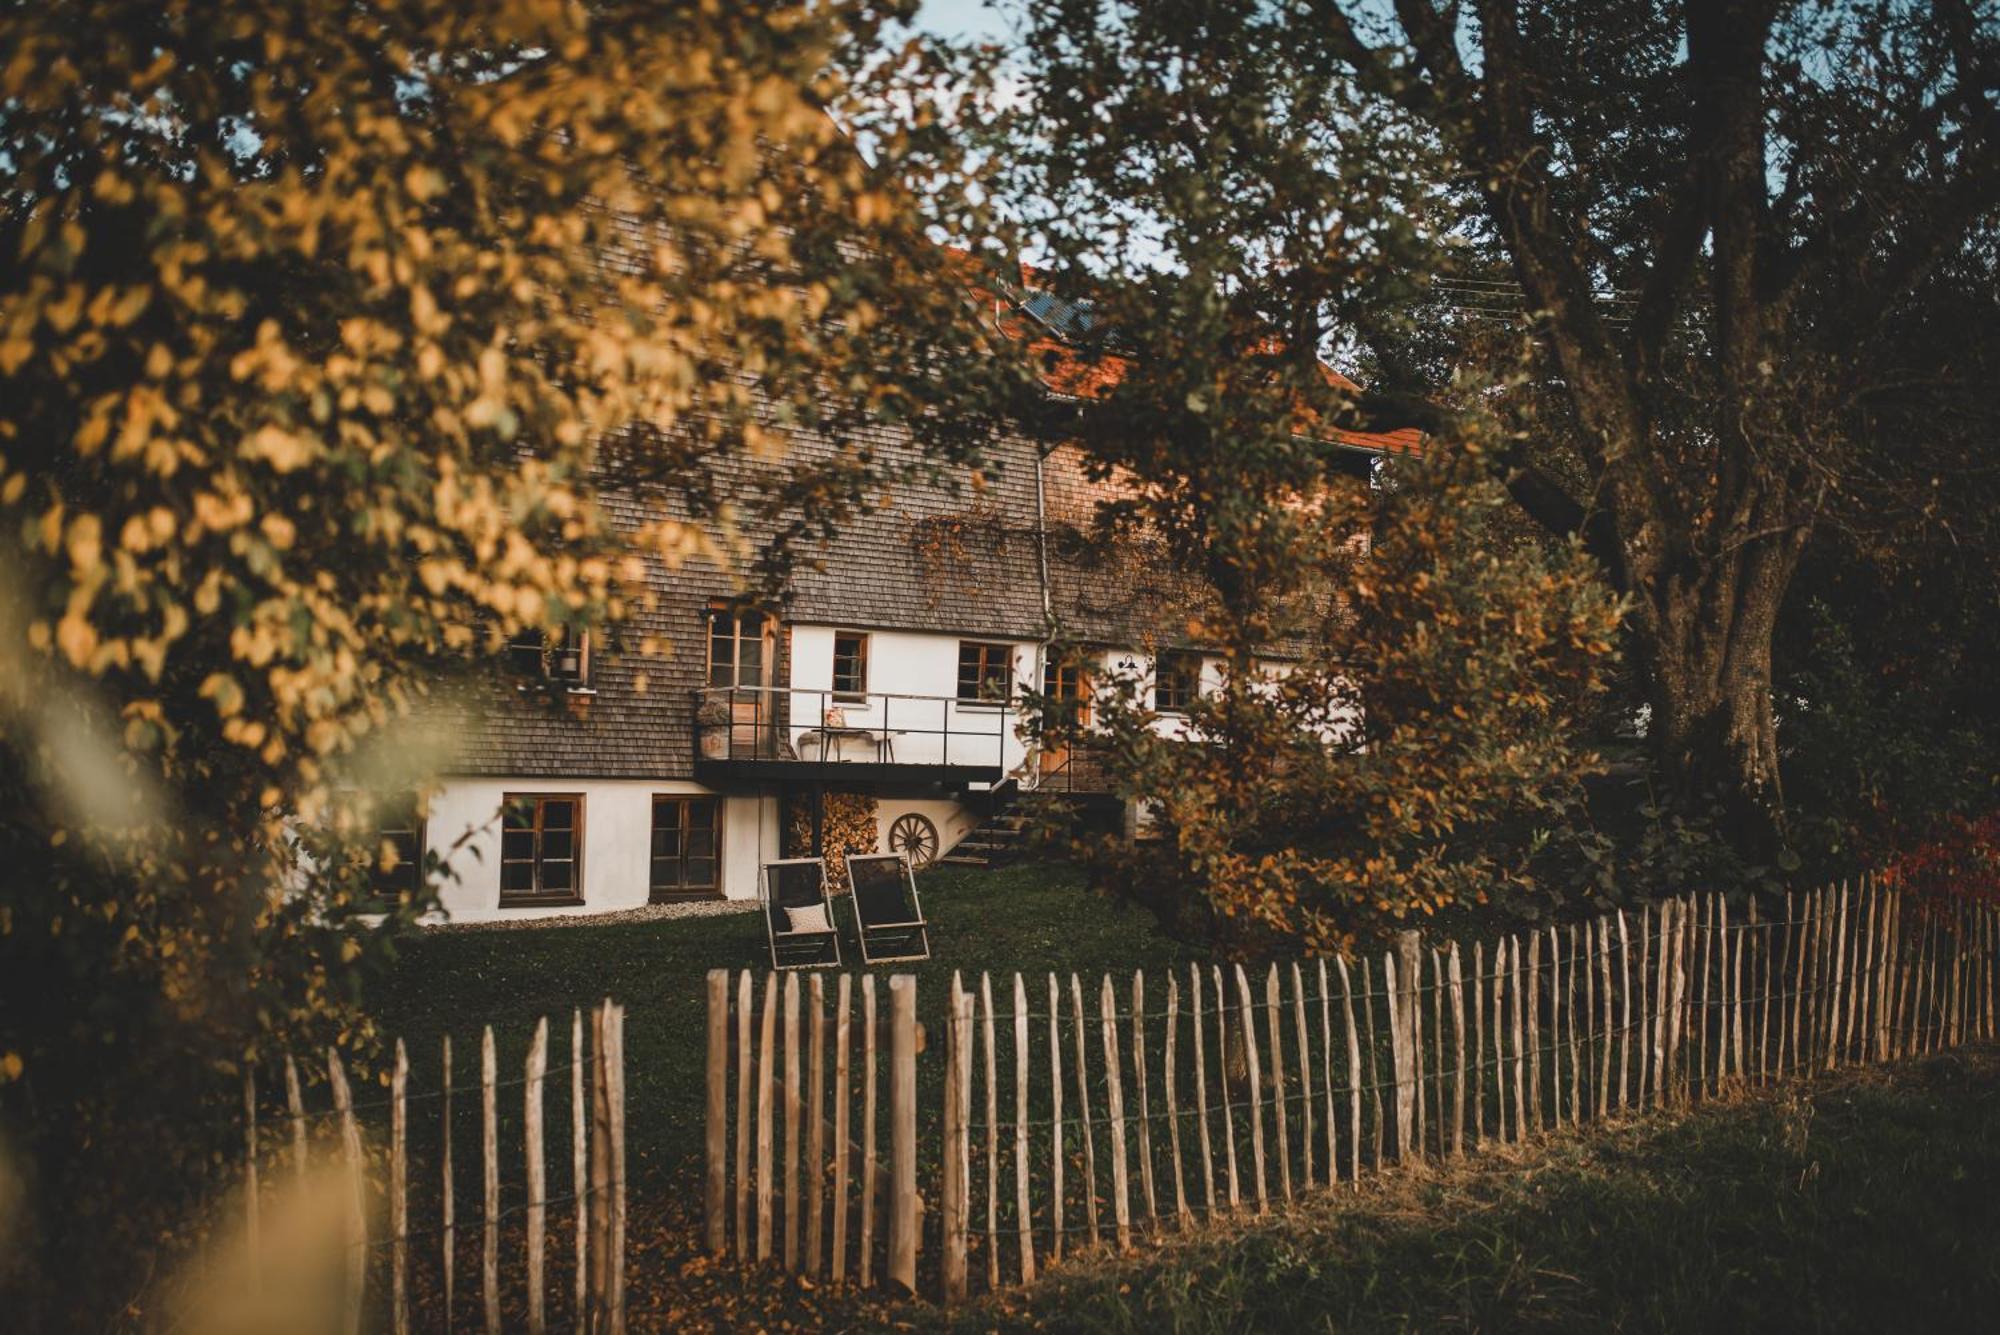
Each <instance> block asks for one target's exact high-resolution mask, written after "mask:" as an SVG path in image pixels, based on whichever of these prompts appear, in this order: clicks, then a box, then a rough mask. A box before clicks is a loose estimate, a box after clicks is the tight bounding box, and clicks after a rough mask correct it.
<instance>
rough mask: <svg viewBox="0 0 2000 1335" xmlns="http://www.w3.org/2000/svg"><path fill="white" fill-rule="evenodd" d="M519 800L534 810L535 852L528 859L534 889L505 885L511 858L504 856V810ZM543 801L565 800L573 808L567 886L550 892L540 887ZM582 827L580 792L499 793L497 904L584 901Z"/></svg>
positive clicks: (540, 905)
mask: <svg viewBox="0 0 2000 1335" xmlns="http://www.w3.org/2000/svg"><path fill="white" fill-rule="evenodd" d="M519 802H532V803H534V813H535V814H534V825H533V827H532V828H533V831H534V835H535V842H534V855H533V857H532V858H530V859H529V860H528V862H529V865H530V866H532V867H533V868H534V879H535V884H536V886H537V887H538V888H537V889H534V890H509V889H507V888H506V880H507V867H508V865H509V862H510V859H509V858H508V857H507V812H508V810H509V809H510V808H512V807H513V806H514V805H515V804H516V803H519ZM544 802H568V803H570V804H571V805H572V806H574V807H575V809H576V819H575V824H574V825H572V826H571V828H570V835H571V839H572V843H571V845H570V856H569V864H570V887H569V889H567V890H559V891H555V892H553V893H551V892H549V891H546V890H542V889H540V888H539V886H540V884H541V879H542V862H543V860H544V859H543V857H542V835H543V834H544V833H545V832H546V830H545V827H544V826H543V824H542V804H543V803H544ZM583 831H584V800H583V794H582V793H548V792H543V793H503V794H501V798H500V857H499V858H498V860H497V866H498V871H499V875H500V882H501V889H500V907H501V908H503V909H507V908H546V907H563V906H570V905H578V904H581V903H583ZM511 861H513V862H519V861H521V859H519V858H515V859H512V860H511Z"/></svg>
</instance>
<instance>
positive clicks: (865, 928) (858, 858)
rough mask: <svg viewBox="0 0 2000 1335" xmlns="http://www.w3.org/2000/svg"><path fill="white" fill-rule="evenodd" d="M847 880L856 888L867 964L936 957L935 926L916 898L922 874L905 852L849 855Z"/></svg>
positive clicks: (857, 914)
mask: <svg viewBox="0 0 2000 1335" xmlns="http://www.w3.org/2000/svg"><path fill="white" fill-rule="evenodd" d="M847 878H848V884H849V885H851V886H853V887H854V922H855V925H856V927H857V928H858V929H859V930H860V934H861V958H862V960H863V962H865V963H868V964H888V963H891V962H893V961H897V960H927V959H929V958H930V957H931V939H930V929H929V928H928V927H927V926H926V925H925V923H924V910H923V906H922V905H921V904H919V903H918V902H917V876H916V873H915V872H914V871H912V870H911V868H910V861H909V859H908V858H907V857H905V856H904V855H903V854H901V853H849V854H848V855H847Z"/></svg>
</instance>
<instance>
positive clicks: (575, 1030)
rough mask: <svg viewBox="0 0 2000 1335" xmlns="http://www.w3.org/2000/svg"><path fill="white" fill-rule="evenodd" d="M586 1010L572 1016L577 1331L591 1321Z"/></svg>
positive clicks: (571, 1182)
mask: <svg viewBox="0 0 2000 1335" xmlns="http://www.w3.org/2000/svg"><path fill="white" fill-rule="evenodd" d="M583 1087H584V1079H583V1011H582V1010H580V1009H577V1010H572V1011H571V1012H570V1016H569V1185H570V1194H571V1195H572V1196H574V1197H575V1198H576V1202H575V1209H576V1279H575V1282H574V1285H573V1287H574V1289H575V1293H576V1329H577V1331H578V1335H582V1331H583V1330H584V1328H585V1327H586V1326H587V1325H588V1324H589V1321H590V1177H589V1173H590V1116H589V1113H588V1111H587V1110H586V1105H585V1104H584V1101H583Z"/></svg>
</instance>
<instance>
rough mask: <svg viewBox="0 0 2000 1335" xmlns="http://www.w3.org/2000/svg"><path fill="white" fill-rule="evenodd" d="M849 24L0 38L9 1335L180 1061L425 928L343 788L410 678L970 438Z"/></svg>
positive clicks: (935, 290)
mask: <svg viewBox="0 0 2000 1335" xmlns="http://www.w3.org/2000/svg"><path fill="white" fill-rule="evenodd" d="M898 8H899V7H898V6H895V5H887V6H881V7H875V6H871V5H868V4H866V3H854V4H847V3H835V4H831V5H823V6H814V7H812V8H811V9H809V10H805V9H795V8H792V7H789V6H785V5H772V6H762V5H758V6H734V5H732V6H727V7H720V8H718V7H714V6H669V7H662V6H658V5H654V4H649V3H623V2H621V0H592V2H591V3H588V4H576V3H566V2H559V0H547V2H538V0H529V2H528V3H467V2H466V0H396V2H395V3H387V4H370V5H362V4H342V3H326V4H317V5H305V6H299V5H293V4H284V3H255V2H252V3H241V4H233V5H230V6H227V7H223V8H221V9H216V8H214V7H210V6H206V5H197V4H187V3H164V4H163V3H156V2H155V0H143V2H140V0H132V2H131V3H111V4H97V5H89V6H84V5H71V4H60V3H56V4H45V5H32V6H18V5H17V6H10V7H8V9H7V10H6V12H5V16H4V18H0V35H4V38H5V40H4V42H0V50H3V51H4V52H5V55H4V58H3V59H4V64H0V143H4V144H5V148H4V149H0V254H4V255H5V257H6V259H5V261H4V263H0V805H4V808H5V810H6V817H5V820H4V822H0V862H4V864H5V865H6V868H7V872H6V875H5V876H4V877H0V1214H11V1215H12V1216H13V1218H14V1219H15V1220H19V1221H21V1224H22V1226H21V1229H20V1230H19V1231H18V1232H11V1233H10V1234H9V1235H8V1238H7V1241H6V1244H5V1247H4V1249H3V1250H4V1253H5V1254H4V1256H0V1288H7V1287H10V1286H9V1283H8V1282H9V1281H24V1282H26V1283H28V1284H29V1285H30V1287H31V1288H33V1290H34V1291H33V1292H32V1293H31V1294H30V1295H29V1297H28V1298H26V1299H23V1298H18V1297H17V1298H16V1299H14V1300H13V1302H11V1303H8V1304H6V1306H7V1310H8V1311H9V1317H10V1320H12V1319H19V1320H21V1321H23V1322H25V1324H26V1325H27V1326H29V1327H34V1326H36V1325H37V1324H38V1317H37V1315H36V1313H37V1312H38V1311H39V1312H40V1313H41V1316H42V1317H43V1318H45V1319H46V1320H47V1321H48V1322H50V1323H53V1322H54V1321H55V1320H56V1319H57V1318H58V1317H59V1316H61V1317H66V1318H67V1319H70V1320H74V1321H75V1322H77V1323H78V1324H83V1323H84V1322H86V1321H87V1320H91V1321H96V1322H97V1324H100V1325H101V1324H106V1323H107V1321H108V1320H109V1319H110V1317H111V1316H112V1315H113V1314H114V1313H115V1312H116V1311H117V1310H118V1309H119V1307H120V1305H121V1304H123V1303H126V1302H127V1301H128V1300H132V1301H136V1299H135V1298H134V1293H135V1288H134V1287H128V1286H136V1284H137V1281H138V1277H139V1276H140V1274H141V1273H142V1272H143V1270H144V1269H145V1267H146V1266H147V1264H148V1263H149V1259H148V1258H149V1257H150V1255H151V1253H152V1248H153V1243H154V1242H155V1241H156V1240H157V1239H158V1238H160V1237H163V1236H171V1235H172V1233H173V1231H174V1230H175V1228H176V1226H177V1225H178V1224H179V1223H181V1222H183V1220H181V1219H177V1218H175V1217H173V1216H172V1215H171V1214H166V1215H163V1214H162V1213H161V1211H165V1210H168V1209H169V1208H170V1207H172V1206H174V1205H175V1203H176V1197H175V1193H176V1192H179V1191H182V1190H184V1189H186V1187H187V1185H188V1177H187V1175H186V1173H185V1172H183V1170H184V1169H185V1170H191V1169H193V1168H194V1167H196V1166H198V1165H199V1163H200V1162H202V1160H203V1158H204V1156H205V1154H206V1152H207V1151H208V1149H209V1148H210V1146H209V1145H208V1144H207V1143H205V1141H204V1139H203V1138H204V1136H205V1135H207V1134H209V1133H210V1132H220V1131H221V1130H222V1129H223V1128H224V1127H225V1126H226V1123H225V1122H224V1121H221V1120H211V1119H205V1118H202V1117H200V1116H198V1115H197V1114H198V1111H199V1108H200V1107H201V1105H202V1103H203V1100H204V1097H208V1098H211V1099H212V1097H213V1096H215V1095H222V1094H226V1093H227V1092H228V1089H229V1085H228V1083H227V1080H226V1078H221V1077H228V1076H232V1075H234V1074H236V1073H237V1072H239V1071H240V1070H241V1069H242V1068H243V1067H244V1066H245V1065H249V1064H255V1063H256V1062H258V1061H259V1059H260V1058H262V1059H265V1060H268V1059H269V1058H270V1057H271V1056H272V1055H274V1054H275V1053H276V1052H278V1051H280V1050H282V1048H283V1047H284V1046H285V1045H289V1044H303V1045H307V1046H310V1045H312V1044H314V1043H323V1042H329V1041H335V1040H338V1041H342V1042H347V1043H352V1044H354V1045H356V1046H357V1047H361V1048H364V1049H365V1047H366V1044H367V1040H368V1038H369V1028H368V1023H367V1019H366V1016H365V1014H362V1013H358V1012H357V1009H356V1006H355V1002H356V999H357V993H356V986H357V978H358V977H359V976H361V975H360V970H361V969H362V968H363V967H364V966H365V965H367V964H368V963H369V962H370V961H372V960H377V959H380V958H383V957H384V956H385V955H386V952H387V951H388V950H389V949H390V942H391V941H392V940H393V936H394V930H395V929H396V928H397V927H398V926H400V925H402V924H405V923H407V922H409V921H411V920H412V919H413V918H415V917H416V916H417V915H419V914H421V913H422V912H423V911H424V910H425V909H426V908H427V907H428V906H429V905H430V904H431V903H433V902H434V899H433V897H432V896H431V894H430V893H429V891H428V890H427V889H423V888H419V889H417V890H415V891H411V890H409V889H407V888H404V889H402V890H400V891H398V892H395V893H390V894H386V895H385V894H383V893H379V892H378V891H377V889H376V886H377V884H378V882H377V881H376V879H375V878H374V877H373V876H372V875H371V871H372V870H373V869H374V868H375V866H376V865H377V864H378V859H383V858H391V857H393V853H392V852H391V851H388V850H384V849H381V848H378V847H377V846H376V844H375V841H374V838H373V836H372V835H371V834H370V833H369V832H370V830H371V829H372V828H373V823H372V822H371V820H370V818H369V815H368V811H367V807H368V804H369V799H368V796H367V794H368V791H369V790H370V789H372V788H377V787H401V786H407V785H410V784H412V783H420V782H421V780H422V779H423V777H424V775H425V772H426V765H427V764H431V763H435V760H436V756H435V755H432V754H425V753H423V752H422V751H421V749H420V748H415V747H412V746H411V745H410V741H411V738H412V736H413V730H412V729H411V728H410V726H409V722H408V721H409V719H410V718H411V717H412V714H413V711H415V710H416V708H417V706H418V704H419V702H420V701H421V699H422V698H423V697H424V695H425V694H426V692H427V691H429V690H430V689H431V688H432V687H433V686H434V685H435V684H436V683H437V682H438V681H440V680H442V679H448V678H450V677H451V676H452V675H453V674H463V673H472V674H481V673H490V672H492V671H494V670H495V667H494V662H493V660H494V658H495V656H496V654H497V651H498V650H499V649H500V648H501V647H502V646H504V645H505V644H506V643H507V642H508V640H509V639H510V638H511V637H513V636H515V635H517V634H520V633H522V632H539V633H542V634H544V635H559V634H575V633H580V632H584V631H589V630H593V629H596V630H599V631H602V630H604V629H605V628H607V627H609V628H611V629H612V630H614V631H615V628H616V626H617V625H618V623H619V622H620V621H621V619H622V617H623V614H624V613H625V611H626V610H627V609H628V608H630V607H631V606H632V605H633V599H634V598H635V597H638V596H642V593H643V589H644V587H645V583H644V580H643V579H642V578H641V576H642V574H643V568H642V567H643V562H645V561H649V560H650V561H663V562H667V563H669V564H671V563H674V562H677V561H680V560H683V559H686V558H688V557H689V556H690V555H693V554H696V553H702V554H705V555H706V556H708V557H709V558H710V559H713V560H716V561H718V562H722V563H724V564H726V565H729V566H731V567H733V568H738V569H741V570H743V571H744V572H745V574H746V578H747V577H748V576H749V575H750V573H752V569H753V567H754V566H755V564H756V563H757V561H758V560H759V559H760V557H762V556H764V555H767V553H763V552H759V551H756V550H753V549H751V548H750V547H749V546H748V545H747V544H746V543H745V542H744V541H742V540H741V535H742V534H744V533H746V532H757V531H762V532H771V531H774V530H775V531H777V532H778V533H779V534H780V535H781V536H783V535H786V534H789V533H794V532H799V531H806V530H810V529H813V528H815V527H821V526H824V525H825V524H828V523H831V522H836V521H837V520H838V519H839V518H840V517H841V515H843V514H844V513H845V512H846V511H847V510H848V509H849V508H850V507H852V506H853V505H854V504H856V503H857V502H858V501H860V500H861V499H862V498H863V497H864V496H865V495H866V494H867V493H868V492H869V491H870V490H871V489H872V488H873V487H874V485H875V484H876V483H877V482H878V481H879V480H880V479H881V478H882V477H883V475H884V470H885V469H886V468H887V467H888V466H889V461H888V460H886V459H884V458H883V457H881V456H880V454H879V452H878V451H876V450H875V449H874V448H873V447H872V446H871V445H870V444H868V443H867V441H865V440H863V439H860V438H858V437H857V436H854V435H852V434H850V432H849V430H848V428H849V427H850V426H852V425H854V424H856V423H859V422H863V421H869V422H874V421H880V420H883V419H889V420H901V421H904V422H907V423H908V424H909V426H910V429H911V431H912V433H913V434H914V435H915V437H916V438H917V440H918V441H919V443H920V444H922V445H924V446H926V447H928V448H930V449H931V450H932V451H933V453H934V456H935V457H939V458H955V457H963V456H964V455H965V454H967V453H968V452H970V451H971V450H973V449H975V448H976V446H977V444H978V442H979V440H980V438H981V437H982V434H983V432H984V431H985V430H986V429H987V427H988V426H989V425H990V422H991V418H990V416H988V415H986V414H985V413H983V412H964V411H942V409H946V408H951V407H952V406H953V405H958V404H962V403H964V402H967V401H971V402H974V403H977V404H980V405H985V404H990V403H992V402H994V401H995V400H996V399H997V397H998V395H997V393H996V392H995V388H994V384H993V381H994V379H995V377H999V378H1001V379H1004V377H1005V369H1004V368H1005V362H1004V359H1002V358H999V357H997V356H996V355H994V354H993V353H992V351H991V349H989V348H988V347H987V346H986V342H987V341H986V339H985V335H984V333H983V331H982V328H981V326H980V324H979V323H978V321H976V320H974V319H969V318H967V311H966V307H965V302H964V300H963V298H962V296H961V295H960V292H959V290H958V288H957V287H956V286H955V284H954V283H953V282H952V281H949V280H948V279H947V278H946V277H945V276H944V275H942V274H941V273H940V271H939V267H938V265H937V263H936V251H935V248H934V245H933V243H932V241H931V240H930V235H929V233H928V232H927V230H926V229H927V228H929V227H931V226H942V227H947V228H958V227H962V226H965V225H966V224H967V223H968V222H969V221H973V220H976V216H977V207H976V205H974V204H972V203H970V202H968V200H967V198H966V196H965V195H964V194H963V193H962V191H961V190H960V189H958V188H957V186H958V185H959V184H961V181H960V176H959V173H958V167H957V163H956V161H955V158H954V153H955V149H954V146H953V145H952V144H951V143H950V142H949V140H948V139H947V138H946V137H945V136H944V135H943V134H942V133H941V130H940V129H939V126H940V118H939V117H938V116H937V115H936V114H935V113H934V107H933V97H932V94H933V91H934V89H935V88H936V86H937V82H936V81H937V80H938V79H939V76H940V75H941V74H942V73H943V71H942V70H941V69H940V68H939V67H937V66H936V65H935V64H934V63H933V62H932V61H930V60H929V59H928V57H926V56H925V55H924V54H923V53H922V52H920V51H909V52H899V51H898V50H896V49H894V48H893V47H891V46H889V45H888V44H887V41H886V30H885V26H884V25H885V24H886V23H887V22H889V21H890V20H891V19H892V18H894V17H895V16H896V12H897V10H898ZM843 126H845V127H846V129H848V130H852V131H853V132H854V133H857V134H861V135H864V136H865V137H866V139H867V140H868V142H869V146H870V150H871V152H872V153H873V154H874V159H873V163H872V164H871V162H870V161H869V160H868V159H867V158H866V157H864V156H863V155H862V154H860V153H857V152H856V151H855V145H854V143H853V142H852V141H851V139H850V137H849V134H848V133H846V132H845V131H844V129H843ZM800 435H805V436H809V437H810V438H811V439H812V440H813V442H814V449H813V450H812V451H811V452H810V455H809V458H808V459H806V460H805V461H801V460H799V459H798V458H796V457H788V455H787V447H788V445H789V444H790V443H791V442H792V441H793V439H794V438H795V437H797V436H800ZM608 442H616V444H617V445H618V447H619V448H617V449H615V450H607V449H605V448H602V447H603V446H604V445H605V444H606V443H608ZM607 476H609V477H610V479H611V480H613V481H620V482H628V483H630V484H632V486H633V487H634V488H635V489H636V490H635V493H634V494H635V495H636V496H637V498H638V499H637V501H636V502H633V501H632V500H631V499H630V498H628V500H627V501H626V502H624V503H621V505H620V506H618V507H616V513H617V514H618V515H619V516H621V518H619V520H618V522H617V523H615V524H614V522H613V508H612V507H607V506H605V505H602V504H600V503H599V493H600V490H601V488H602V486H603V485H604V484H605V482H606V480H607ZM635 505H636V508H635ZM752 520H755V521H756V522H754V523H752V522H749V521H752ZM621 647H622V648H623V649H624V650H625V651H627V652H633V653H641V652H664V651H665V650H666V649H667V648H668V646H655V645H645V644H626V645H623V646H621ZM425 870H426V872H427V873H431V874H436V873H437V872H438V871H439V869H438V868H436V867H427V868H426V869H425ZM265 1086H266V1088H267V1089H268V1088H270V1087H271V1085H270V1077H269V1072H268V1068H267V1070H266V1079H265ZM180 1204H181V1205H182V1206H184V1207H185V1211H183V1213H185V1212H191V1210H192V1206H193V1201H192V1199H187V1200H182V1201H180ZM86 1272H87V1273H88V1274H89V1276H90V1278H89V1280H88V1282H85V1281H83V1280H82V1279H80V1278H78V1276H81V1275H82V1274H84V1273H86ZM65 1274H70V1275H71V1279H70V1280H68V1281H64V1280H62V1279H61V1277H62V1276H63V1275H65ZM37 1279H39V1280H41V1281H42V1283H41V1284H40V1285H39V1286H35V1285H34V1283H33V1282H34V1281H35V1280H37ZM35 1297H40V1298H44V1299H48V1300H50V1301H51V1302H54V1303H57V1304H58V1305H56V1306H51V1307H49V1308H46V1309H38V1308H36V1307H35V1306H34V1305H33V1301H32V1300H33V1299H34V1298H35ZM24 1314H25V1315H24Z"/></svg>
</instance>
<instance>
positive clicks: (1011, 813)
mask: <svg viewBox="0 0 2000 1335" xmlns="http://www.w3.org/2000/svg"><path fill="white" fill-rule="evenodd" d="M1018 801H1019V797H1018V795H1016V797H1015V798H1013V799H1010V800H1009V801H1008V802H1007V803H1006V804H1005V805H1004V806H1001V807H999V808H997V809H996V810H995V811H993V812H992V813H991V814H989V815H988V816H987V817H986V819H985V820H984V821H983V822H981V823H980V825H979V827H978V828H977V829H975V830H973V831H972V833H971V834H968V835H966V836H965V838H963V839H961V840H959V841H958V843H956V844H954V845H953V846H952V850H951V852H949V853H947V854H945V855H944V856H943V857H941V858H939V859H938V862H939V863H940V864H941V865H943V866H947V867H1003V866H1006V865H1007V864H1008V863H1010V862H1016V861H1019V860H1020V857H1021V854H1022V853H1023V852H1024V851H1025V850H1026V847H1027V826H1028V816H1027V814H1026V813H1024V812H1022V811H1021V810H1020V809H1019V806H1018Z"/></svg>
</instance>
